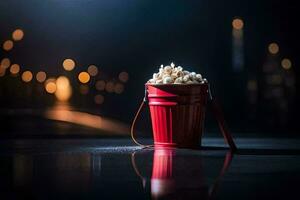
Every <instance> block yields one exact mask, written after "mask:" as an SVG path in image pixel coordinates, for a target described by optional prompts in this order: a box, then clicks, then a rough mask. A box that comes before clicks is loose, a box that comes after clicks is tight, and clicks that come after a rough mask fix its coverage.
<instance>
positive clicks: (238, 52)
mask: <svg viewBox="0 0 300 200" xmlns="http://www.w3.org/2000/svg"><path fill="white" fill-rule="evenodd" d="M243 26H244V22H243V20H242V19H234V20H233V21H232V67H233V70H234V71H235V72H241V71H242V70H243V69H244V38H243V35H244V34H243Z"/></svg>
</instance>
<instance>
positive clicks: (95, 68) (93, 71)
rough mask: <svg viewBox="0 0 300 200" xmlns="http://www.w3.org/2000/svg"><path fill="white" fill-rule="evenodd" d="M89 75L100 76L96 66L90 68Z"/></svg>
mask: <svg viewBox="0 0 300 200" xmlns="http://www.w3.org/2000/svg"><path fill="white" fill-rule="evenodd" d="M87 71H88V73H89V74H90V76H96V75H97V74H98V68H97V66H95V65H90V66H89V67H88V70H87Z"/></svg>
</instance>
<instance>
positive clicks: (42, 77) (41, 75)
mask: <svg viewBox="0 0 300 200" xmlns="http://www.w3.org/2000/svg"><path fill="white" fill-rule="evenodd" d="M46 78H47V74H46V73H45V72H43V71H39V72H38V73H37V74H36V80H37V81H38V82H40V83H42V82H44V81H45V80H46Z"/></svg>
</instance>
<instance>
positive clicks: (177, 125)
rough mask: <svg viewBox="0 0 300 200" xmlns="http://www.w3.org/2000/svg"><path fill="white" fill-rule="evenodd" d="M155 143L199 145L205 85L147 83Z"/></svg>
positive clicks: (172, 145)
mask: <svg viewBox="0 0 300 200" xmlns="http://www.w3.org/2000/svg"><path fill="white" fill-rule="evenodd" d="M146 89H147V94H148V96H147V97H148V101H149V107H150V113H151V121H152V130H153V139H154V145H155V146H157V147H181V148H195V147H199V146H200V145H201V136H202V132H203V127H204V118H205V108H206V104H207V97H208V84H188V85H179V84H178V85H177V84H148V83H147V84H146Z"/></svg>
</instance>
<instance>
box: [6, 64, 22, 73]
mask: <svg viewBox="0 0 300 200" xmlns="http://www.w3.org/2000/svg"><path fill="white" fill-rule="evenodd" d="M9 71H10V73H11V74H13V75H16V74H18V73H19V72H20V65H18V64H13V65H11V66H10V69H9Z"/></svg>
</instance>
